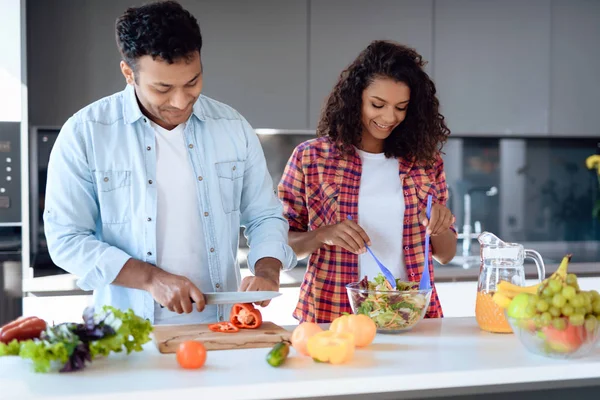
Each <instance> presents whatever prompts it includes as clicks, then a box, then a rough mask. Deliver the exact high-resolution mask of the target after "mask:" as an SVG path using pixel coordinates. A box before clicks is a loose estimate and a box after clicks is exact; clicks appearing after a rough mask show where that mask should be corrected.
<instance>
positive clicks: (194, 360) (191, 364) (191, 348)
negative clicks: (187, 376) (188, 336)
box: [177, 340, 206, 369]
mask: <svg viewBox="0 0 600 400" xmlns="http://www.w3.org/2000/svg"><path fill="white" fill-rule="evenodd" d="M177 362H178V363H179V365H180V366H181V367H182V368H185V369H198V368H202V366H203V365H204V363H205V362H206V347H204V345H203V344H202V343H201V342H196V341H193V340H188V341H186V342H183V343H181V344H180V345H179V347H178V348H177Z"/></svg>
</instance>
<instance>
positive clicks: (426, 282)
mask: <svg viewBox="0 0 600 400" xmlns="http://www.w3.org/2000/svg"><path fill="white" fill-rule="evenodd" d="M430 218H431V195H429V196H427V219H428V220H429V219H430ZM428 289H431V282H430V278H429V234H425V266H424V267H423V275H421V282H420V283H419V290H428Z"/></svg>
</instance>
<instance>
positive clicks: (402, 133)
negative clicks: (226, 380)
mask: <svg viewBox="0 0 600 400" xmlns="http://www.w3.org/2000/svg"><path fill="white" fill-rule="evenodd" d="M424 65H425V63H424V62H423V61H422V58H421V56H420V55H419V54H418V53H417V52H416V51H414V50H413V49H410V48H407V47H405V46H402V45H399V44H396V43H393V42H388V41H375V42H372V43H371V44H370V45H369V46H368V47H367V48H366V49H365V50H364V51H363V52H362V53H361V54H360V55H359V56H358V58H357V59H356V60H355V61H354V62H353V63H352V64H350V66H349V67H348V68H347V69H346V70H344V71H343V72H342V74H341V75H340V78H339V80H338V82H337V84H336V85H335V86H334V88H333V91H332V93H331V94H330V95H329V98H328V100H327V103H326V106H325V108H324V110H323V112H322V115H321V118H320V121H319V124H318V127H317V136H318V138H316V139H313V140H309V141H306V142H304V143H302V144H300V145H299V146H298V147H296V149H295V150H294V152H293V154H292V156H291V157H290V159H289V161H288V164H287V166H286V169H285V171H284V174H283V177H282V179H281V182H280V184H279V186H278V193H279V197H280V199H281V200H282V202H283V206H284V213H285V215H286V217H287V219H288V221H289V224H290V232H289V243H290V245H291V246H292V248H293V249H294V251H295V252H296V254H297V255H298V258H305V257H307V256H310V258H309V261H308V268H307V272H306V275H305V277H304V281H303V282H302V285H301V288H300V299H299V302H298V305H297V307H296V310H295V312H294V317H295V318H297V319H298V320H300V321H301V322H304V321H312V322H319V323H320V322H330V321H332V320H333V319H334V318H336V317H337V316H339V315H340V314H342V313H345V312H349V313H351V312H352V310H351V308H350V303H349V300H348V296H347V293H346V288H345V286H346V285H347V284H348V283H351V282H357V281H359V280H360V279H361V278H362V277H364V276H368V278H369V280H372V279H373V278H374V277H375V276H376V275H377V274H378V273H379V268H378V267H377V264H375V262H374V260H373V258H372V257H371V255H370V254H368V253H366V248H365V243H366V244H367V245H369V246H371V250H372V251H373V252H374V253H375V255H377V256H378V258H379V259H380V260H381V262H382V263H383V264H384V265H385V266H386V267H387V268H388V269H390V270H391V272H392V274H393V275H394V277H395V278H397V279H402V280H403V281H419V280H420V279H421V274H422V271H423V265H424V243H425V233H426V231H427V232H429V233H430V234H431V252H430V257H431V254H432V253H433V256H434V257H435V258H436V259H437V260H438V261H439V262H440V263H442V264H445V263H447V262H449V261H450V260H451V259H452V258H453V257H454V255H455V253H456V231H455V229H454V228H453V226H452V224H453V223H454V217H453V216H452V213H451V212H450V210H448V208H447V207H446V201H447V199H448V190H447V187H446V181H445V173H444V164H443V161H442V158H441V156H440V153H441V148H442V146H443V144H444V143H445V141H446V140H447V137H448V135H449V134H450V131H449V130H448V128H447V127H446V124H445V123H444V117H443V116H442V115H441V114H440V113H439V111H438V106H439V102H438V99H437V98H436V96H435V93H436V90H435V85H434V83H433V82H432V81H431V79H430V78H429V76H428V75H427V74H426V73H425V71H424V70H423V66H424ZM428 194H431V195H432V196H433V206H432V210H431V218H430V219H429V220H428V219H427V216H426V212H425V211H426V205H427V195H428ZM429 265H430V276H431V280H432V282H433V263H432V262H431V259H430V263H429ZM442 316H443V314H442V309H441V306H440V304H439V299H438V296H437V292H436V291H435V287H434V291H433V294H432V297H431V304H430V306H429V310H428V311H427V317H442Z"/></svg>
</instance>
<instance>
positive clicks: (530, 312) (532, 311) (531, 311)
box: [525, 303, 537, 315]
mask: <svg viewBox="0 0 600 400" xmlns="http://www.w3.org/2000/svg"><path fill="white" fill-rule="evenodd" d="M525 312H526V313H527V315H534V314H536V312H537V310H536V307H535V304H532V303H529V304H527V307H525Z"/></svg>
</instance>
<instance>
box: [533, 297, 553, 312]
mask: <svg viewBox="0 0 600 400" xmlns="http://www.w3.org/2000/svg"><path fill="white" fill-rule="evenodd" d="M535 306H536V308H537V310H538V311H539V312H545V311H548V309H549V308H550V304H548V302H547V301H546V300H544V299H540V300H538V302H537V304H536V305H535Z"/></svg>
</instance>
